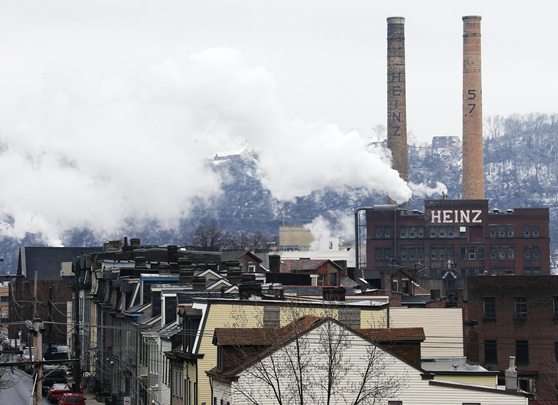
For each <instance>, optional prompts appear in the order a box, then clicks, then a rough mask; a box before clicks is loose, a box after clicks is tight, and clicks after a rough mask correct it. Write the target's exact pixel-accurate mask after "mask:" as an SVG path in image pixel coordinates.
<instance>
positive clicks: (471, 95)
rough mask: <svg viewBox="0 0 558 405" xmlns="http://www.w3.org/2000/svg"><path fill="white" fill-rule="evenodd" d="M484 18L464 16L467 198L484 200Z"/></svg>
mask: <svg viewBox="0 0 558 405" xmlns="http://www.w3.org/2000/svg"><path fill="white" fill-rule="evenodd" d="M480 28H481V18H480V17H479V16H466V17H463V198H464V199H466V200H476V199H484V198H485V197H484V162H483V142H482V85H481V30H480Z"/></svg>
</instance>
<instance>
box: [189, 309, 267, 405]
mask: <svg viewBox="0 0 558 405" xmlns="http://www.w3.org/2000/svg"><path fill="white" fill-rule="evenodd" d="M263 309H264V307H263V305H229V304H211V305H209V306H208V309H207V313H206V319H205V328H204V329H203V335H202V337H201V340H200V346H199V350H198V353H200V354H203V358H201V359H199V360H198V375H197V378H198V381H197V382H198V404H200V405H203V404H204V403H205V404H206V405H211V403H212V402H211V386H210V385H209V379H208V378H207V375H206V374H205V372H206V371H208V370H210V369H212V368H213V367H215V366H216V365H217V348H216V347H215V346H214V345H213V343H212V342H213V332H214V331H215V328H250V327H252V328H253V327H259V326H261V325H263ZM203 321H204V320H202V322H203ZM194 373H195V372H194ZM194 381H195V380H194Z"/></svg>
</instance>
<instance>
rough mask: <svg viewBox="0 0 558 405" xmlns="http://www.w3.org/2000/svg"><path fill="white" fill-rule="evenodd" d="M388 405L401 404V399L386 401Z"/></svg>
mask: <svg viewBox="0 0 558 405" xmlns="http://www.w3.org/2000/svg"><path fill="white" fill-rule="evenodd" d="M388 405H403V401H388Z"/></svg>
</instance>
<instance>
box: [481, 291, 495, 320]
mask: <svg viewBox="0 0 558 405" xmlns="http://www.w3.org/2000/svg"><path fill="white" fill-rule="evenodd" d="M482 301H483V302H482V306H483V313H484V319H487V320H494V319H496V298H494V297H484V298H483V299H482Z"/></svg>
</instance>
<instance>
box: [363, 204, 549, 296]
mask: <svg viewBox="0 0 558 405" xmlns="http://www.w3.org/2000/svg"><path fill="white" fill-rule="evenodd" d="M356 231H357V232H356V236H357V240H356V250H357V252H356V254H357V268H358V269H359V270H360V272H361V274H362V276H363V277H364V278H365V279H366V280H367V281H368V282H369V283H371V284H372V285H374V286H375V287H377V288H383V289H388V290H391V289H392V285H391V281H392V275H393V274H394V273H396V272H397V271H399V270H403V271H405V272H406V273H408V274H410V275H412V277H413V278H415V279H416V280H420V285H421V286H422V287H424V288H426V289H427V290H430V291H431V292H432V294H433V295H434V296H448V295H449V294H451V293H452V292H455V291H457V290H460V289H462V288H463V280H464V278H466V277H467V276H471V275H481V274H524V275H528V274H549V272H550V246H549V211H548V209H547V208H516V209H508V210H504V211H500V210H497V209H492V210H489V208H488V201H487V200H426V201H425V206H424V211H419V210H409V209H405V208H400V207H397V206H393V205H386V206H376V207H372V208H362V209H359V210H357V212H356Z"/></svg>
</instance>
